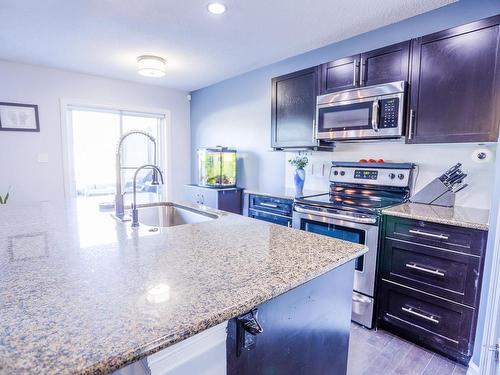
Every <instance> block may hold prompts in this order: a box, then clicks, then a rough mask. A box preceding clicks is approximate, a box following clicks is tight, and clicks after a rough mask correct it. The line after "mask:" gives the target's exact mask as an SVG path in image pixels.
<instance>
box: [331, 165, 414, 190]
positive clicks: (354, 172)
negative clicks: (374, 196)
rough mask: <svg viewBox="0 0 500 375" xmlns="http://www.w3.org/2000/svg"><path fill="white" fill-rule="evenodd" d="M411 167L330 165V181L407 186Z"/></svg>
mask: <svg viewBox="0 0 500 375" xmlns="http://www.w3.org/2000/svg"><path fill="white" fill-rule="evenodd" d="M410 179H411V169H397V168H377V167H375V166H374V167H365V166H363V167H345V166H332V167H331V170H330V182H342V183H349V184H365V185H380V186H395V187H407V186H409V185H410Z"/></svg>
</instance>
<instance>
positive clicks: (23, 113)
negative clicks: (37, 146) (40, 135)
mask: <svg viewBox="0 0 500 375" xmlns="http://www.w3.org/2000/svg"><path fill="white" fill-rule="evenodd" d="M0 130H6V131H21V132H39V131H40V124H39V122H38V106H37V105H35V104H20V103H3V102H0Z"/></svg>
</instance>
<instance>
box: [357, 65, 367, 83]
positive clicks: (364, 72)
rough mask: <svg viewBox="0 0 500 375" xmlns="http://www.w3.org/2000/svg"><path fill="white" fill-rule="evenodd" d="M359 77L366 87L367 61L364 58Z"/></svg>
mask: <svg viewBox="0 0 500 375" xmlns="http://www.w3.org/2000/svg"><path fill="white" fill-rule="evenodd" d="M359 76H360V77H361V78H360V79H361V86H364V85H365V82H366V59H363V58H361V69H360V71H359Z"/></svg>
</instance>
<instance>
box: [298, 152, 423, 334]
mask: <svg viewBox="0 0 500 375" xmlns="http://www.w3.org/2000/svg"><path fill="white" fill-rule="evenodd" d="M413 167H414V165H413V164H411V163H357V162H332V166H331V169H330V192H328V193H325V194H319V195H313V196H305V197H300V198H296V199H295V203H294V212H293V227H294V228H296V229H302V230H306V231H309V232H314V233H318V234H322V235H326V236H330V237H335V238H339V239H343V240H346V241H351V242H356V243H360V244H364V245H366V246H367V247H368V252H367V253H366V254H365V255H363V256H362V257H360V258H358V259H357V260H356V265H355V276H354V291H353V296H352V320H353V321H355V322H357V323H360V324H362V325H364V326H366V327H368V328H372V325H373V312H374V302H375V278H376V277H375V276H376V270H377V253H378V245H379V243H378V239H379V225H380V216H381V214H380V213H381V210H382V209H383V208H386V207H389V206H392V205H395V204H398V203H401V202H404V201H407V200H408V198H409V196H410V190H411V184H412V171H413Z"/></svg>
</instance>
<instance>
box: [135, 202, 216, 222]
mask: <svg viewBox="0 0 500 375" xmlns="http://www.w3.org/2000/svg"><path fill="white" fill-rule="evenodd" d="M137 211H138V214H139V223H141V224H144V225H148V226H152V227H173V226H175V225H184V224H195V223H202V222H204V221H210V220H214V219H217V218H218V216H217V215H214V214H210V213H208V212H205V211H201V210H197V209H195V208H191V207H187V206H182V205H179V204H177V203H172V202H162V203H155V204H146V205H141V206H138V207H137Z"/></svg>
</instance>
